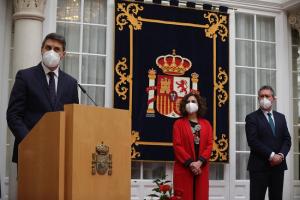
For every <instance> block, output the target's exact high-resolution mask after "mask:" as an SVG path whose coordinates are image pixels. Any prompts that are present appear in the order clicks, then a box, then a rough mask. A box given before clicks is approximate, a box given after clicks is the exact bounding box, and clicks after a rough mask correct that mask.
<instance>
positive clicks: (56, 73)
mask: <svg viewBox="0 0 300 200" xmlns="http://www.w3.org/2000/svg"><path fill="white" fill-rule="evenodd" d="M42 66H43V70H44V73H45V74H46V75H48V73H49V72H51V70H50V69H49V68H48V67H46V66H45V65H44V63H43V62H42ZM53 72H54V74H55V76H56V77H58V74H59V66H58V67H57V68H56V69H55V70H54V71H53Z"/></svg>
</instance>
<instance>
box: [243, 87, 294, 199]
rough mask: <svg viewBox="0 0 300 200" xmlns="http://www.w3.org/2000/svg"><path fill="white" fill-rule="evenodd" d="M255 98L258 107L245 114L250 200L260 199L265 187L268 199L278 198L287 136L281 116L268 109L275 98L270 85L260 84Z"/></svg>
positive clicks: (289, 139)
mask: <svg viewBox="0 0 300 200" xmlns="http://www.w3.org/2000/svg"><path fill="white" fill-rule="evenodd" d="M258 100H259V105H260V109H258V110H256V111H254V112H252V113H250V114H249V115H247V116H246V135H247V141H248V145H249V147H250V151H251V152H250V157H249V161H248V170H249V174H250V200H264V199H265V194H266V190H267V188H268V189H269V190H268V191H269V200H281V199H282V190H283V179H284V170H287V164H286V160H285V158H286V156H287V154H288V152H289V150H290V147H291V137H290V134H289V131H288V128H287V123H286V120H285V116H284V115H283V114H281V113H279V112H276V111H274V110H272V105H273V103H274V101H275V97H274V90H273V89H272V87H270V86H263V87H261V88H260V89H259V91H258Z"/></svg>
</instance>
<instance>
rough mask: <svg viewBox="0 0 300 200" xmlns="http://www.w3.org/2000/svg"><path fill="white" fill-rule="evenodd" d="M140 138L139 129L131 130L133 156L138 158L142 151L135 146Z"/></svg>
mask: <svg viewBox="0 0 300 200" xmlns="http://www.w3.org/2000/svg"><path fill="white" fill-rule="evenodd" d="M138 140H140V133H139V132H138V131H131V158H137V157H140V156H141V153H140V152H137V151H136V149H135V146H137V145H138V144H137V141H138Z"/></svg>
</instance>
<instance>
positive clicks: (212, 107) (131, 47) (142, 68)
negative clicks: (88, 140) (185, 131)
mask: <svg viewBox="0 0 300 200" xmlns="http://www.w3.org/2000/svg"><path fill="white" fill-rule="evenodd" d="M228 18H229V15H228V14H227V13H222V12H217V11H211V10H202V9H197V8H189V7H178V6H170V5H161V4H154V3H144V2H140V1H116V2H115V65H114V108H119V109H127V110H130V112H131V115H132V132H131V136H132V146H131V156H132V159H135V160H156V161H159V160H161V161H172V160H173V158H174V155H173V149H172V126H173V123H174V121H175V120H176V119H178V118H179V117H180V112H179V103H180V101H181V99H182V97H183V96H184V95H185V94H187V93H189V92H191V91H198V92H199V93H200V95H201V96H202V97H204V98H205V99H206V101H207V105H208V111H207V114H206V116H205V118H206V119H208V120H209V121H210V123H211V125H212V127H213V137H214V138H213V139H214V144H213V152H212V155H211V161H217V162H228V161H229V19H228ZM200 139H201V138H200Z"/></svg>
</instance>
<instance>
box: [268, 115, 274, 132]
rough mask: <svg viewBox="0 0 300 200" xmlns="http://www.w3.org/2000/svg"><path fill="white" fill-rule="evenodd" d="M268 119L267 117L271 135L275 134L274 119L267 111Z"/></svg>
mask: <svg viewBox="0 0 300 200" xmlns="http://www.w3.org/2000/svg"><path fill="white" fill-rule="evenodd" d="M268 119H269V124H270V126H271V129H272V132H273V135H274V136H275V125H274V121H273V119H272V113H268Z"/></svg>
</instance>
